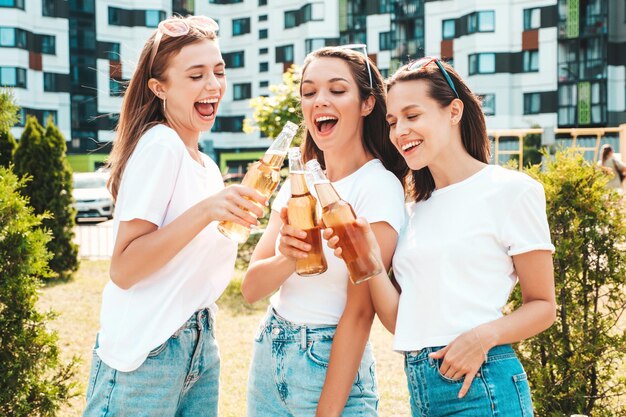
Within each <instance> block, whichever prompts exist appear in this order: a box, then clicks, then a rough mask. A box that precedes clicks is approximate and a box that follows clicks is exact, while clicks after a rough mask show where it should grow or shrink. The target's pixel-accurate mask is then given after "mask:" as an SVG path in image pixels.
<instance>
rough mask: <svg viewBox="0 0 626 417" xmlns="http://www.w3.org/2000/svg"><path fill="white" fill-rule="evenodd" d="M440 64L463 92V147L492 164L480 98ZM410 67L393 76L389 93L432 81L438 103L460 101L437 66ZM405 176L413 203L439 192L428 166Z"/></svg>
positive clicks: (431, 93) (431, 91) (432, 93)
mask: <svg viewBox="0 0 626 417" xmlns="http://www.w3.org/2000/svg"><path fill="white" fill-rule="evenodd" d="M439 62H440V63H441V65H443V67H444V68H445V70H446V72H447V73H448V75H449V76H450V78H451V79H452V83H453V84H454V87H455V88H456V91H457V92H458V93H459V97H458V98H459V99H460V100H461V101H462V102H463V105H464V106H463V116H462V117H461V141H462V143H463V146H464V147H465V149H466V150H467V152H468V153H469V154H470V155H471V156H472V157H473V158H474V159H477V160H479V161H481V162H484V163H489V158H490V156H491V150H490V144H489V137H488V136H487V125H486V124H485V116H484V114H483V110H482V106H481V103H480V99H479V98H478V96H476V95H475V94H474V93H473V92H472V91H471V90H470V89H469V87H468V86H467V84H465V81H463V79H462V78H461V77H460V76H459V74H458V73H457V72H456V71H455V70H454V68H452V67H451V66H450V65H449V64H448V63H446V62H443V61H439ZM410 65H411V63H409V64H407V65H404V66H402V67H400V68H399V69H398V70H397V71H396V72H395V73H394V74H393V75H392V76H391V77H389V79H388V80H387V93H388V92H389V91H390V90H391V89H392V88H393V87H394V86H395V85H396V84H401V83H403V82H407V81H414V80H424V81H426V82H428V90H427V94H428V96H429V97H430V98H432V99H433V100H435V101H436V102H438V103H439V106H441V107H442V108H443V107H447V106H449V105H450V103H452V100H454V99H455V98H457V97H456V95H455V94H454V91H452V88H450V85H448V82H447V81H446V79H445V78H444V76H443V74H442V73H441V70H439V67H438V66H437V65H436V64H435V63H431V64H428V65H426V66H424V67H420V68H418V69H414V70H409V67H410ZM403 177H404V185H405V192H406V194H407V197H408V198H410V199H411V200H414V201H423V200H427V199H428V198H429V197H430V196H431V194H432V192H433V190H434V189H435V180H434V179H433V176H432V174H431V172H430V169H428V167H427V166H426V167H424V168H422V169H419V170H417V171H413V170H411V169H410V168H408V167H407V168H406V171H405V172H404V175H403Z"/></svg>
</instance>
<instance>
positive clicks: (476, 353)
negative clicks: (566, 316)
mask: <svg viewBox="0 0 626 417" xmlns="http://www.w3.org/2000/svg"><path fill="white" fill-rule="evenodd" d="M513 262H514V264H515V269H516V271H517V275H518V277H519V283H520V287H521V290H522V301H523V305H522V306H521V307H520V308H518V309H517V310H515V311H514V312H513V313H511V314H509V315H507V316H504V317H501V318H499V319H498V320H494V321H492V322H489V323H485V324H483V325H480V326H478V327H476V328H475V329H472V330H470V331H468V332H466V333H463V334H462V335H460V336H459V337H457V338H456V339H455V340H454V341H452V342H451V343H450V344H449V345H448V346H446V347H445V348H444V349H442V350H440V351H438V352H435V353H433V354H431V356H432V357H434V358H439V359H441V358H444V361H443V363H442V364H441V368H440V371H441V373H442V374H443V375H445V376H447V377H449V378H452V379H459V378H461V377H463V376H465V381H464V383H463V387H462V388H461V391H460V393H459V396H460V397H462V396H464V395H465V393H467V391H468V390H469V387H470V384H471V382H472V380H473V379H474V376H475V375H476V373H477V372H478V370H479V368H480V366H481V365H482V363H483V361H484V359H485V354H486V352H488V351H489V349H491V348H492V347H494V346H498V345H502V344H507V343H515V342H519V341H521V340H524V339H527V338H529V337H532V336H534V335H536V334H538V333H540V332H542V331H544V330H545V329H547V328H548V327H550V326H551V325H552V323H554V320H555V319H556V301H555V294H554V291H555V290H554V271H553V265H552V254H551V253H550V252H549V251H545V250H537V251H532V252H528V253H523V254H520V255H515V256H513Z"/></svg>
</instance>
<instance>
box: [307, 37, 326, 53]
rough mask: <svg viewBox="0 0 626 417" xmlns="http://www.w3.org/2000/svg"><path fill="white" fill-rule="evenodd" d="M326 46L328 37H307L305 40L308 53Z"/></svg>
mask: <svg viewBox="0 0 626 417" xmlns="http://www.w3.org/2000/svg"><path fill="white" fill-rule="evenodd" d="M324 46H326V39H324V38H315V39H306V40H305V41H304V49H305V51H306V53H307V54H310V53H311V52H313V51H315V50H317V49H320V48H323V47H324Z"/></svg>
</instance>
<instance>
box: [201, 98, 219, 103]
mask: <svg viewBox="0 0 626 417" xmlns="http://www.w3.org/2000/svg"><path fill="white" fill-rule="evenodd" d="M198 103H202V104H210V103H217V99H216V98H207V99H204V100H198Z"/></svg>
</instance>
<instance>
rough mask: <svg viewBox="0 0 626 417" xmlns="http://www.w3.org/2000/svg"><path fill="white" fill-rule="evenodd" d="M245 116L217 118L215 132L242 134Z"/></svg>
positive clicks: (214, 126)
mask: <svg viewBox="0 0 626 417" xmlns="http://www.w3.org/2000/svg"><path fill="white" fill-rule="evenodd" d="M243 119H244V116H217V117H216V118H215V124H214V125H213V131H214V132H242V131H243Z"/></svg>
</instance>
